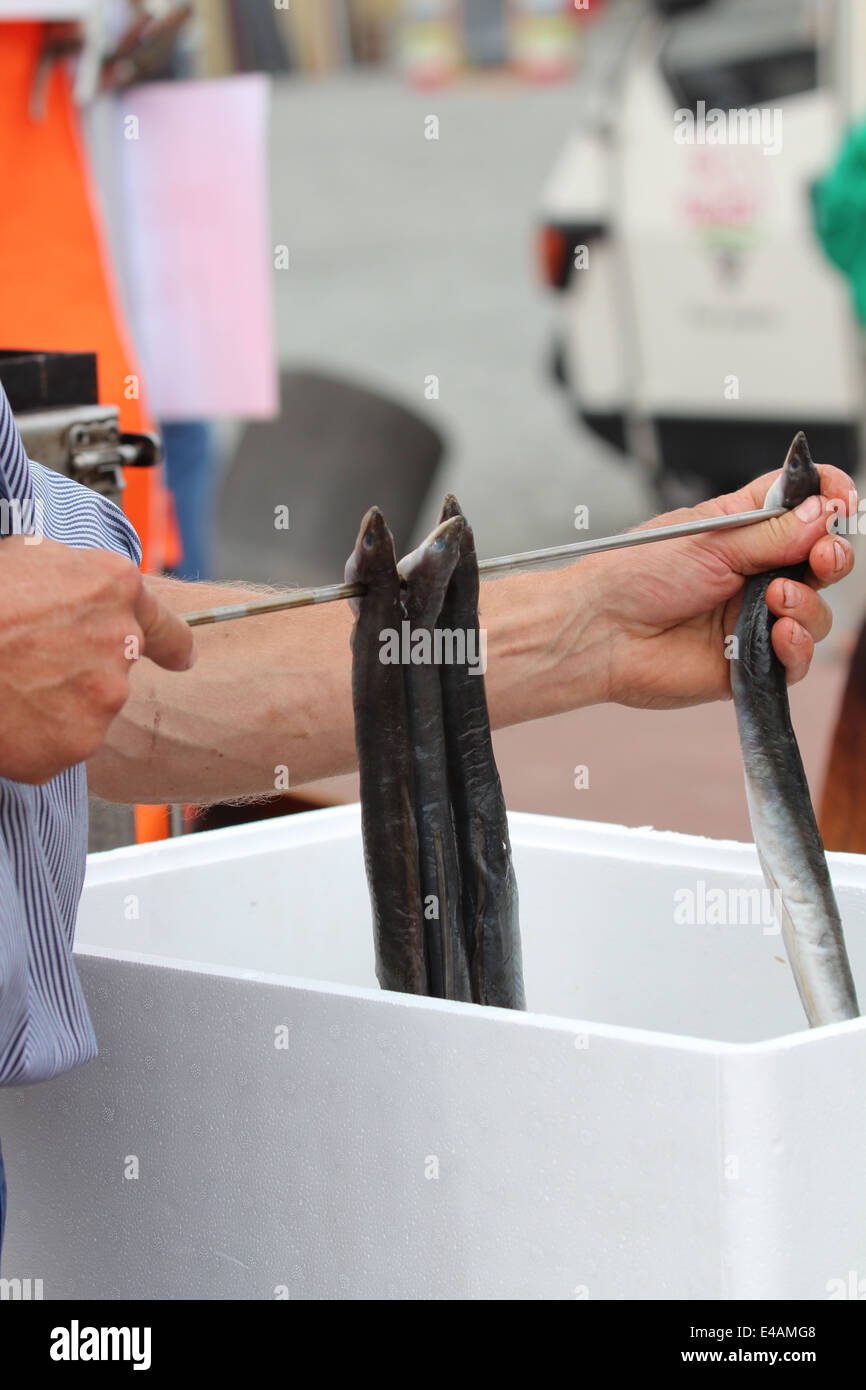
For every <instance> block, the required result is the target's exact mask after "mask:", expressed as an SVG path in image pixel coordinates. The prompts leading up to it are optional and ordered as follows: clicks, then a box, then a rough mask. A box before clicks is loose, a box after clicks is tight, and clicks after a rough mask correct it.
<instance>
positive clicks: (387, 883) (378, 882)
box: [346, 507, 427, 994]
mask: <svg viewBox="0 0 866 1390" xmlns="http://www.w3.org/2000/svg"><path fill="white" fill-rule="evenodd" d="M346 582H347V583H350V584H351V583H356V582H358V583H361V584H366V585H367V592H366V593H365V594H364V595H363V597H361V598H359V599H353V600H350V602H351V604H352V607H353V610H354V611H355V614H356V618H355V627H354V630H353V633H352V702H353V705H354V710H355V745H356V748H357V750H358V768H359V771H360V774H361V831H362V836H363V841H364V863H365V866H366V870H367V882H368V884H369V888H370V904H371V907H372V912H373V937H374V942H375V949H376V976H377V978H378V980H379V984H380V985H381V986H382V988H383V989H391V990H400V991H402V992H404V993H408V994H426V993H427V970H426V965H425V959H424V925H423V915H422V908H421V891H420V882H419V873H418V833H417V829H416V824H415V811H414V802H413V797H414V788H413V780H412V777H413V774H412V745H411V743H410V737H409V720H408V712H407V708H406V691H405V687H404V680H403V669H402V667H401V666H400V665H390V664H386V663H383V662H382V661H381V660H380V655H381V648H382V638H381V635H380V634H381V633H382V632H383V631H384V630H385V629H388V628H390V629H396V631H397V632H399V631H400V624H401V622H402V619H403V613H402V608H401V602H400V579H399V576H398V574H397V566H396V563H395V559H394V542H393V539H392V536H391V532H390V531H389V530H388V527H387V526H386V525H385V520H384V517H383V516H382V513H381V512H380V511H379V510H378V508H377V507H372V508H371V509H370V511H369V512H368V513H367V515H366V516H365V517H364V520H363V521H362V522H361V529H360V531H359V532H358V539H357V541H356V543H355V549H354V550H353V552H352V554H351V555H350V556H349V559H348V561H347V564H346Z"/></svg>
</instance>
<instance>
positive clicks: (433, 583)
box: [397, 517, 472, 1001]
mask: <svg viewBox="0 0 866 1390" xmlns="http://www.w3.org/2000/svg"><path fill="white" fill-rule="evenodd" d="M463 525H464V523H463V518H462V517H454V518H453V519H452V520H449V521H445V522H443V523H442V524H441V525H439V526H437V527H436V529H435V531H433V532H432V534H431V535H429V536H428V537H427V539H426V540H424V541H422V543H421V545H419V546H418V548H417V550H413V551H412V553H411V554H410V555H407V556H406V557H405V559H403V560H401V561H400V563H399V565H398V566H397V572H398V574H399V575H400V578H401V580H402V581H403V584H404V589H403V609H404V612H405V614H406V618H407V620H408V622H409V624H410V643H412V638H413V637H414V636H415V634H416V633H429V634H432V632H433V630H434V629H435V625H436V621H437V619H438V618H439V614H440V610H441V608H442V601H443V599H444V598H445V591H446V589H447V588H448V582H449V580H450V579H451V575H452V574H453V572H454V567H455V565H456V564H457V561H458V559H459V557H460V535H461V532H462V531H463ZM421 655H422V656H426V658H427V659H425V660H420V661H410V662H409V663H407V664H406V665H405V666H404V668H403V669H404V672H405V677H406V701H407V705H408V709H409V733H410V737H411V740H412V757H413V770H414V783H415V822H416V825H417V827H418V856H419V864H420V882H421V900H422V905H423V909H424V939H425V944H426V955H427V982H428V993H429V994H431V995H435V996H437V997H438V998H440V999H463V1000H467V1001H468V1000H471V999H472V989H471V986H470V981H469V965H468V961H467V956H466V941H465V937H464V932H463V914H462V911H461V893H460V866H459V862H458V857H457V842H456V839H455V836H454V818H453V815H452V812H451V800H450V796H449V791H448V761H447V757H446V753H445V747H446V736H445V723H444V719H443V712H442V690H441V686H440V681H439V674H440V669H441V668H440V666H438V665H437V664H436V663H435V659H434V658H435V647H434V646H433V645H432V643H428V646H427V651H426V653H425V652H424V650H423V648H422V651H421Z"/></svg>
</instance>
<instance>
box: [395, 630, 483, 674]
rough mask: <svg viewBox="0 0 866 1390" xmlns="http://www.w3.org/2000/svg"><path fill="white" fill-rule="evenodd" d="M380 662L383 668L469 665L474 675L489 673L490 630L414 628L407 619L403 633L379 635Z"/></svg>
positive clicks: (470, 671) (470, 672) (469, 669)
mask: <svg viewBox="0 0 866 1390" xmlns="http://www.w3.org/2000/svg"><path fill="white" fill-rule="evenodd" d="M379 641H380V642H381V644H382V645H381V648H380V650H379V660H380V661H381V662H382V665H383V666H466V667H467V669H468V671H469V674H470V675H471V676H483V675H484V672H485V671H486V670H487V629H486V628H483V627H482V628H477V627H471V628H468V629H467V628H462V627H457V628H450V627H435V628H432V629H431V628H426V627H413V626H412V624H411V623H410V622H409V620H408V618H404V620H403V622H402V623H401V624H400V629H399V631H398V630H397V628H395V627H386V628H383V629H382V631H381V632H380V633H379Z"/></svg>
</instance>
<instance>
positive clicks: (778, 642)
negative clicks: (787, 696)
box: [772, 618, 815, 685]
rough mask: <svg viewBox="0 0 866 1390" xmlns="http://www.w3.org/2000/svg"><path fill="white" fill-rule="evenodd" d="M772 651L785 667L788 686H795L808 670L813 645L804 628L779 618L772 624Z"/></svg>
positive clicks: (790, 619) (788, 619)
mask: <svg viewBox="0 0 866 1390" xmlns="http://www.w3.org/2000/svg"><path fill="white" fill-rule="evenodd" d="M772 641H773V650H774V651H775V653H776V656H777V657H778V658H779V660H780V661H781V663H782V665H783V666H784V667H785V671H786V673H787V676H788V684H789V685H796V683H797V681H801V680H802V679H803V677H804V676H805V674H806V672H807V671H808V669H809V663H810V662H811V660H812V655H813V653H814V651H815V643H814V641H813V640H812V638H811V637H810V635H809V633H808V632H807V631H806V629H805V628H804V627H801V626H800V624H799V623H798V622H796V621H795V620H794V619H793V618H780V619H779V621H778V622H777V623H774V624H773V634H772Z"/></svg>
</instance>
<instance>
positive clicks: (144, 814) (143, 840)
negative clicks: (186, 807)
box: [135, 806, 171, 845]
mask: <svg viewBox="0 0 866 1390" xmlns="http://www.w3.org/2000/svg"><path fill="white" fill-rule="evenodd" d="M170 832H171V826H170V823H169V811H168V807H167V806H136V808H135V838H136V840H137V841H138V843H139V844H140V845H146V844H149V843H150V841H151V840H167V839H168V837H169V834H170Z"/></svg>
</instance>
